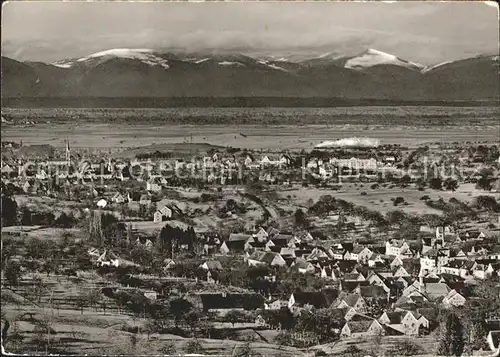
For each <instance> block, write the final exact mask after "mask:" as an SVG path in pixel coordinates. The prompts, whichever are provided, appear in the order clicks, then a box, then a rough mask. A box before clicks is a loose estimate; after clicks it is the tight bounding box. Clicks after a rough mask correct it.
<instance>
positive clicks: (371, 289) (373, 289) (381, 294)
mask: <svg viewBox="0 0 500 357" xmlns="http://www.w3.org/2000/svg"><path fill="white" fill-rule="evenodd" d="M359 293H360V295H361V296H363V297H365V298H384V299H385V298H386V297H387V293H386V292H385V290H384V289H383V288H382V287H381V286H377V285H370V286H360V288H359Z"/></svg>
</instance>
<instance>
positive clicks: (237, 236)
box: [228, 233, 252, 242]
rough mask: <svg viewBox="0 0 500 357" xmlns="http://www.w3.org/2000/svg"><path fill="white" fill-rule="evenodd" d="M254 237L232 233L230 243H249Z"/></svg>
mask: <svg viewBox="0 0 500 357" xmlns="http://www.w3.org/2000/svg"><path fill="white" fill-rule="evenodd" d="M251 237H252V236H251V235H249V234H241V233H231V234H230V235H229V239H228V241H230V242H234V241H247V240H248V239H250V238H251Z"/></svg>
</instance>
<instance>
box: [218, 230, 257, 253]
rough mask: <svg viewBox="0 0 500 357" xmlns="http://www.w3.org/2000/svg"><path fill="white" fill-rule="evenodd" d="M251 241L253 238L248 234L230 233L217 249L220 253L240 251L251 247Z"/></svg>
mask: <svg viewBox="0 0 500 357" xmlns="http://www.w3.org/2000/svg"><path fill="white" fill-rule="evenodd" d="M252 242H253V238H252V236H251V235H249V234H239V233H231V234H230V235H229V238H228V240H227V241H225V242H223V243H222V245H221V246H220V249H219V250H220V252H221V253H222V254H229V253H242V252H244V251H247V250H249V249H251V248H252V246H251V245H250V243H252Z"/></svg>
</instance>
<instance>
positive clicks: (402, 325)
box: [378, 310, 420, 336]
mask: <svg viewBox="0 0 500 357" xmlns="http://www.w3.org/2000/svg"><path fill="white" fill-rule="evenodd" d="M378 322H380V324H382V325H387V326H390V327H391V328H393V329H395V330H397V331H399V332H401V333H403V334H404V335H407V336H417V335H418V333H419V328H420V323H419V321H418V319H417V318H416V317H415V316H414V315H413V314H412V313H411V312H410V311H404V310H400V311H394V312H384V313H383V314H382V316H380V317H379V318H378Z"/></svg>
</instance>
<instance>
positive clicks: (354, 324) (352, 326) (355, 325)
mask: <svg viewBox="0 0 500 357" xmlns="http://www.w3.org/2000/svg"><path fill="white" fill-rule="evenodd" d="M373 321H374V320H363V321H349V322H347V324H348V326H349V330H350V331H351V333H359V332H366V331H368V329H369V328H370V326H371V325H372V324H373Z"/></svg>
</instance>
